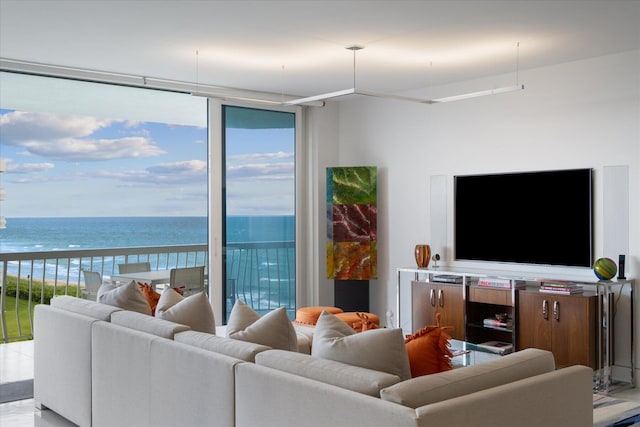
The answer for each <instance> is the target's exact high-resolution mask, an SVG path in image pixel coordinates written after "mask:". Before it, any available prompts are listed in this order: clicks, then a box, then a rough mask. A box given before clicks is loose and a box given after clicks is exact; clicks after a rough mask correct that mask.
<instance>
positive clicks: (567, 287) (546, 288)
mask: <svg viewBox="0 0 640 427" xmlns="http://www.w3.org/2000/svg"><path fill="white" fill-rule="evenodd" d="M540 292H543V293H547V294H560V295H573V294H581V293H582V292H583V289H582V286H580V285H578V284H577V283H574V282H541V283H540Z"/></svg>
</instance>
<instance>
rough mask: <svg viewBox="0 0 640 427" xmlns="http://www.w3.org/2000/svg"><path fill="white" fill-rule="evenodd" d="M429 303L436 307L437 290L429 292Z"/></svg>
mask: <svg viewBox="0 0 640 427" xmlns="http://www.w3.org/2000/svg"><path fill="white" fill-rule="evenodd" d="M429 303H430V304H431V307H435V306H436V290H435V289H431V290H430V291H429Z"/></svg>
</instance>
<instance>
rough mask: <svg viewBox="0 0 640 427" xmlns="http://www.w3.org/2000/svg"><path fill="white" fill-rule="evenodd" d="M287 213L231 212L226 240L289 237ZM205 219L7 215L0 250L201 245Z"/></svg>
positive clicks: (290, 227)
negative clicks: (256, 214) (271, 214)
mask: <svg viewBox="0 0 640 427" xmlns="http://www.w3.org/2000/svg"><path fill="white" fill-rule="evenodd" d="M294 230H295V227H294V218H293V216H232V217H228V219H227V226H226V235H227V241H228V242H234V243H238V242H269V241H292V240H294ZM207 235H208V231H207V217H113V218H8V219H7V228H5V229H0V252H2V253H10V252H36V251H60V250H80V249H104V248H129V247H138V246H164V245H184V244H206V243H207V240H208V237H207Z"/></svg>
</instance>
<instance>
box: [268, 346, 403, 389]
mask: <svg viewBox="0 0 640 427" xmlns="http://www.w3.org/2000/svg"><path fill="white" fill-rule="evenodd" d="M256 364H258V365H263V366H267V367H269V368H274V369H278V370H280V371H284V372H289V373H290V374H294V375H299V376H301V377H305V378H309V379H312V380H316V381H321V382H323V383H326V384H332V385H335V386H338V387H340V388H344V389H347V390H351V391H355V392H358V393H363V394H367V395H369V396H373V397H379V396H380V390H381V389H383V388H385V387H388V386H391V385H393V384H396V383H398V382H399V381H400V378H399V377H398V376H396V375H391V374H388V373H386V372H379V371H374V370H372V369H366V368H361V367H359V366H353V365H347V364H346V363H340V362H335V361H333V360H327V359H319V358H317V357H312V356H308V355H305V354H301V353H294V352H291V351H282V350H269V351H265V352H263V353H260V354H258V355H257V356H256Z"/></svg>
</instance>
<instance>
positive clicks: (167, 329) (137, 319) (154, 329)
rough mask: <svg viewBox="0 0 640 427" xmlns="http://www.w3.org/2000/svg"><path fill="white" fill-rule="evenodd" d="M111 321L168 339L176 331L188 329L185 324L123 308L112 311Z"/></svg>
mask: <svg viewBox="0 0 640 427" xmlns="http://www.w3.org/2000/svg"><path fill="white" fill-rule="evenodd" d="M111 323H113V324H114V325H120V326H125V327H127V328H129V329H134V330H137V331H141V332H146V333H148V334H151V335H156V336H158V337H162V338H168V339H170V340H172V339H173V336H174V335H175V334H177V333H178V332H183V331H188V330H189V327H188V326H185V325H180V324H178V323H173V322H170V321H168V320H162V319H156V318H155V317H151V316H147V315H144V314H140V313H136V312H135V311H125V310H123V311H118V312H116V313H113V314H112V315H111Z"/></svg>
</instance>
